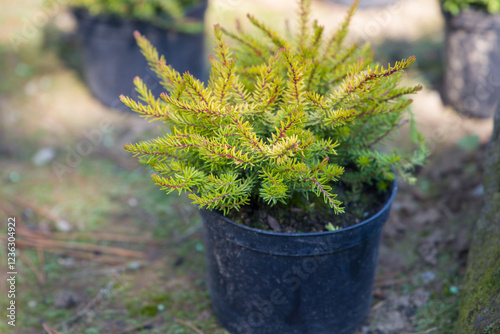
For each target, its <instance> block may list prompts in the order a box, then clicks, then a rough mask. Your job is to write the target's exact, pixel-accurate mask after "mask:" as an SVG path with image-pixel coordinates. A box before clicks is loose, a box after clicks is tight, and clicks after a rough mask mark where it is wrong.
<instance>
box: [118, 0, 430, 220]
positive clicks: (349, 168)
mask: <svg viewBox="0 0 500 334" xmlns="http://www.w3.org/2000/svg"><path fill="white" fill-rule="evenodd" d="M299 6H300V9H299V15H298V23H299V28H298V32H297V33H296V34H295V35H293V36H292V37H291V38H285V37H283V36H281V35H280V34H278V33H277V32H275V31H273V30H271V29H270V28H269V27H267V26H266V25H265V24H264V23H262V22H261V21H259V20H258V19H256V18H255V17H253V16H251V15H248V18H249V20H250V22H251V23H252V24H253V25H254V26H255V27H256V28H257V30H259V31H260V32H261V33H262V34H263V35H264V36H265V37H266V39H265V40H263V39H262V38H261V37H260V36H259V37H257V36H253V35H251V34H247V33H245V32H243V31H242V30H241V29H239V30H238V31H236V32H235V33H231V32H229V31H227V30H225V29H223V28H221V27H220V26H219V25H216V26H215V29H214V31H215V38H216V42H217V43H216V44H217V46H216V48H215V56H210V57H209V60H210V63H211V66H212V67H211V74H210V79H209V82H208V85H207V86H205V85H204V84H203V83H201V82H200V81H198V80H196V79H195V78H193V77H192V76H191V75H190V74H189V73H184V74H180V73H178V72H176V71H175V69H173V68H171V67H170V66H169V65H168V64H167V62H166V61H165V58H164V57H163V56H161V57H159V55H158V53H157V52H156V50H155V49H154V47H153V46H152V45H151V44H150V43H149V42H148V41H147V40H146V39H145V38H144V37H142V36H141V35H139V34H138V33H136V38H137V41H138V43H139V45H140V47H141V49H142V52H143V54H144V55H145V57H146V58H147V60H148V62H149V65H150V66H151V67H152V69H153V70H154V71H155V73H156V74H157V75H158V77H159V78H161V80H162V85H163V86H164V87H165V89H166V90H167V93H164V94H162V96H161V98H160V99H156V98H154V97H153V95H152V94H151V93H150V91H149V90H148V89H147V87H146V86H145V85H144V83H143V82H142V81H141V79H139V78H136V79H135V84H136V87H137V91H138V92H139V93H140V99H141V100H142V101H134V100H132V99H130V98H127V97H123V96H122V97H121V99H122V101H123V102H124V103H125V104H126V105H127V106H129V107H130V108H131V109H132V110H134V111H136V112H138V113H140V114H141V115H142V116H143V117H145V118H146V119H148V120H151V121H160V122H165V123H166V124H168V125H169V126H170V129H171V132H170V133H167V134H165V135H163V136H161V137H159V138H157V139H154V140H151V141H144V142H140V143H137V144H128V145H126V146H125V149H126V150H127V151H129V152H131V153H133V154H134V155H135V156H139V157H140V161H141V162H142V163H144V164H147V165H149V166H151V167H152V168H153V169H154V170H155V171H156V173H157V174H154V175H153V176H152V177H153V180H154V182H155V183H156V184H157V185H158V186H160V187H161V188H162V189H164V190H166V191H167V192H168V193H170V192H173V191H178V192H179V193H181V192H183V191H185V192H188V193H189V194H190V195H189V197H190V198H191V199H192V200H193V202H194V203H196V204H197V205H198V206H200V207H203V208H207V209H215V210H220V211H222V212H223V213H225V214H228V213H231V212H232V211H234V210H239V209H240V208H241V207H242V206H245V205H247V204H253V205H261V206H266V205H269V206H273V205H275V204H277V203H289V202H290V201H291V200H292V199H296V198H309V197H308V196H309V195H310V194H311V193H312V194H314V195H315V196H317V197H321V198H323V200H324V201H325V202H326V203H327V204H328V205H329V206H330V207H331V208H332V209H333V211H334V212H335V213H336V214H339V213H343V212H344V207H343V203H341V202H340V201H339V199H338V198H337V194H336V192H335V182H338V181H339V180H340V181H341V182H340V183H341V184H342V186H343V187H344V188H346V189H347V190H349V191H351V192H353V193H356V192H359V190H360V189H361V188H362V185H363V184H365V183H371V184H377V185H378V186H379V188H384V187H387V185H388V184H389V182H390V181H392V180H393V179H394V177H395V176H394V173H393V169H394V170H395V171H396V172H397V174H398V175H399V176H401V177H402V178H404V179H406V180H408V181H412V177H411V174H410V172H411V169H412V168H413V166H415V165H419V164H421V163H422V162H423V160H424V158H425V148H424V146H423V144H422V143H421V137H419V136H417V137H418V138H417V139H419V140H420V147H419V149H418V150H416V151H415V152H413V153H412V154H408V155H404V154H402V153H400V152H398V151H397V150H395V151H393V152H383V151H380V150H378V149H377V147H380V146H379V145H381V144H382V143H383V142H384V141H385V140H386V139H387V138H388V135H389V134H390V133H391V131H393V130H395V129H397V128H398V127H399V126H400V125H401V124H402V123H404V117H405V114H406V107H407V106H408V105H409V104H410V103H411V100H409V99H406V98H404V96H405V95H407V94H411V93H415V92H417V91H419V90H420V89H421V86H415V87H399V85H398V84H399V82H400V79H401V72H402V71H403V70H404V69H405V68H407V67H408V66H409V65H411V64H412V63H413V62H414V60H415V59H414V57H410V58H408V59H404V60H402V61H400V62H397V63H395V64H394V65H392V66H391V65H389V66H387V67H382V66H379V65H377V64H374V63H373V60H372V58H371V55H372V51H371V50H370V48H369V46H363V47H358V46H357V45H352V46H347V47H345V46H344V44H343V42H344V39H345V37H346V34H347V30H348V25H349V22H350V20H351V17H352V15H353V13H354V11H355V8H356V6H357V2H356V3H355V4H354V5H353V7H352V8H351V9H350V11H349V13H348V15H347V18H346V19H345V21H344V22H343V23H342V24H341V26H340V27H339V29H338V30H337V31H336V32H335V33H334V34H333V35H332V36H329V37H327V38H325V37H324V36H323V33H324V28H323V27H322V26H320V25H318V23H317V22H316V21H314V22H312V23H311V22H310V19H309V9H310V4H309V1H308V0H302V1H300V3H299ZM224 35H226V36H228V37H230V38H231V39H233V40H235V41H236V42H237V46H236V47H235V48H233V49H230V48H229V46H228V45H227V44H226V41H225V39H224ZM406 117H408V116H406Z"/></svg>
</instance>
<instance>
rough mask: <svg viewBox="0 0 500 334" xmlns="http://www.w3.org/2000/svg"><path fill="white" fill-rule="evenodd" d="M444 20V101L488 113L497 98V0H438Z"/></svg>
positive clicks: (471, 113)
mask: <svg viewBox="0 0 500 334" xmlns="http://www.w3.org/2000/svg"><path fill="white" fill-rule="evenodd" d="M441 1H442V9H443V12H444V17H445V21H446V54H445V80H444V89H443V98H444V101H445V102H446V103H447V104H449V105H451V106H452V107H453V108H454V109H455V110H456V111H457V112H459V113H460V114H462V115H465V116H468V117H474V118H487V117H491V116H492V115H493V113H494V112H495V110H496V108H497V107H498V102H499V101H500V65H499V64H500V40H499V36H500V1H498V0H441Z"/></svg>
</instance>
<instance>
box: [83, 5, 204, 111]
mask: <svg viewBox="0 0 500 334" xmlns="http://www.w3.org/2000/svg"><path fill="white" fill-rule="evenodd" d="M206 6H207V3H206V1H205V2H203V3H202V4H201V5H199V6H197V7H194V8H192V9H191V10H190V11H188V13H187V17H189V18H193V19H196V20H201V21H203V18H204V15H205V10H206ZM74 15H75V17H76V19H77V22H78V29H77V36H78V39H79V42H80V45H81V48H82V55H83V71H84V77H85V81H86V83H87V85H88V87H89V89H90V91H91V93H92V94H93V95H94V96H95V97H96V98H97V99H98V100H99V101H101V102H102V103H103V104H105V105H106V106H109V107H112V108H115V109H119V110H123V111H129V108H127V107H126V106H124V105H123V103H122V102H121V101H120V100H119V96H120V95H121V94H123V95H126V96H130V97H132V98H133V99H138V97H137V93H136V92H135V86H134V84H133V80H134V77H136V76H139V77H140V78H142V79H143V80H144V82H145V83H146V84H147V86H148V88H149V89H151V90H152V92H153V94H154V95H155V96H157V97H158V96H159V95H160V94H161V92H163V91H164V89H163V88H162V87H161V85H160V82H159V80H158V78H157V77H156V75H155V74H154V73H153V72H152V71H151V70H150V68H149V66H148V64H147V62H146V60H145V58H144V56H143V55H142V54H141V52H140V49H139V47H138V46H137V44H136V41H135V39H134V36H133V33H134V31H135V30H137V31H139V32H140V33H141V34H142V35H144V36H146V37H147V38H148V39H149V40H150V41H151V43H152V44H153V45H155V47H156V48H157V50H158V52H159V54H162V55H165V59H166V61H167V64H170V65H172V66H173V67H174V68H175V69H176V70H178V71H179V72H180V73H184V72H186V71H189V72H190V73H191V74H192V75H193V76H195V77H196V78H198V79H200V80H205V79H206V76H207V74H206V69H205V57H204V55H205V52H204V51H205V46H204V34H203V32H200V33H195V34H191V33H181V32H177V31H174V30H172V29H170V30H167V29H164V28H159V27H157V26H154V25H151V24H148V23H145V22H138V21H131V20H124V19H119V18H114V17H107V16H92V15H90V14H88V13H87V12H86V11H85V10H82V9H76V10H74Z"/></svg>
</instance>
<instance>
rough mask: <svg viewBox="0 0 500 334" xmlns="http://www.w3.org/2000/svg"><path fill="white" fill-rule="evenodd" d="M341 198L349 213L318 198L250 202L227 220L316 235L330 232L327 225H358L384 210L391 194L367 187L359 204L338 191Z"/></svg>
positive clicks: (231, 214) (276, 230)
mask: <svg viewBox="0 0 500 334" xmlns="http://www.w3.org/2000/svg"><path fill="white" fill-rule="evenodd" d="M337 192H338V193H339V195H338V199H339V200H340V201H342V206H343V207H344V208H345V213H343V214H338V215H336V214H335V213H334V211H333V209H332V208H330V207H329V206H328V205H327V204H326V203H325V202H324V201H323V198H314V197H315V196H314V195H311V196H310V197H309V200H307V199H305V198H298V199H297V198H296V199H294V200H292V201H291V202H292V203H295V204H293V205H286V206H285V205H281V204H277V205H274V206H269V205H266V204H265V203H262V202H259V203H250V204H249V205H246V206H244V207H242V208H241V209H240V210H239V211H233V212H230V213H229V214H228V215H227V217H228V218H230V219H232V220H234V221H235V222H237V223H239V224H243V225H245V226H249V227H253V228H257V229H260V230H264V231H270V232H282V233H312V232H325V231H328V230H327V228H326V225H328V224H329V223H331V224H332V225H333V226H334V227H335V228H339V229H340V228H346V227H350V226H354V225H356V224H358V223H360V222H362V221H364V220H366V219H368V218H370V217H371V216H373V215H374V214H376V213H377V212H378V211H380V210H381V209H382V207H383V206H384V205H385V203H386V202H387V200H388V199H389V197H390V193H389V192H380V191H378V190H377V189H376V188H375V187H373V186H370V185H365V186H364V187H363V189H362V192H361V193H362V194H363V195H362V196H360V197H361V198H360V199H359V200H358V201H351V202H348V201H347V200H346V198H347V196H346V195H345V194H344V192H343V191H342V189H338V190H337Z"/></svg>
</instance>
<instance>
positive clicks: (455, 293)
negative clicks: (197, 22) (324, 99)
mask: <svg viewBox="0 0 500 334" xmlns="http://www.w3.org/2000/svg"><path fill="white" fill-rule="evenodd" d="M1 7H2V10H0V27H1V28H2V29H0V73H1V79H2V80H0V185H1V186H0V212H1V217H2V218H1V219H2V226H4V225H5V224H4V222H6V221H7V217H9V216H15V217H16V219H17V222H18V235H17V238H18V244H17V247H18V250H19V252H18V262H17V266H18V272H19V274H18V275H17V280H18V281H17V284H18V285H17V289H18V290H17V291H18V294H17V299H16V301H17V303H18V304H17V305H18V309H17V311H18V313H17V316H18V318H17V319H18V322H17V326H16V328H12V327H10V326H8V325H7V324H6V321H5V318H3V317H2V319H0V332H1V333H19V334H31V333H57V331H58V332H60V333H68V334H69V333H85V334H95V333H162V334H164V333H198V334H199V333H224V332H225V331H224V330H223V329H222V328H221V327H220V326H219V325H218V324H217V321H216V319H215V316H214V314H213V311H212V309H211V307H210V301H209V296H208V291H207V281H206V277H205V271H204V257H203V256H204V254H203V251H204V250H203V244H202V242H201V234H200V226H201V224H200V219H199V217H198V215H197V212H196V210H195V209H194V208H193V207H192V206H191V205H190V204H189V201H188V200H187V199H186V198H185V197H180V198H177V197H175V196H173V197H165V196H164V194H163V193H161V192H160V191H158V190H157V188H156V187H155V186H154V185H152V184H151V181H150V177H149V171H147V170H146V169H144V168H143V167H141V166H139V165H138V163H137V162H136V160H135V159H133V158H131V157H130V156H129V155H128V154H127V153H126V152H124V150H123V149H122V146H123V144H125V143H129V142H133V141H136V140H138V139H141V138H151V137H152V136H154V135H155V134H157V133H158V131H159V130H158V128H157V125H155V124H148V123H146V122H144V121H142V120H140V119H138V117H136V116H134V115H131V114H121V113H118V112H114V111H113V110H110V109H108V108H105V107H103V106H102V105H101V104H99V103H98V102H97V101H95V99H93V97H92V96H91V95H90V93H89V92H88V90H87V89H86V87H85V84H84V83H83V81H82V80H81V78H80V76H79V72H78V69H79V66H80V59H79V54H78V53H77V52H75V46H74V45H73V44H72V40H71V29H73V28H74V22H73V21H72V18H71V16H70V15H68V14H67V13H66V12H65V11H64V10H63V9H62V8H51V9H50V10H49V14H50V20H44V19H43V15H42V14H41V13H44V11H43V10H42V7H41V2H40V1H36V0H22V1H14V0H4V1H2V5H1ZM345 10H346V8H345V7H342V6H340V5H336V4H333V3H329V2H320V1H314V2H313V16H316V17H318V19H319V21H320V23H322V24H325V26H326V27H327V28H329V29H331V28H334V27H336V26H337V25H338V23H339V22H340V20H341V19H342V17H343V15H344V14H345ZM294 11H295V8H294V6H290V5H289V2H288V1H285V0H281V1H273V2H269V1H264V0H258V1H257V0H256V1H252V2H248V1H243V0H214V1H211V4H210V9H209V11H208V13H207V25H206V26H207V28H210V27H211V24H212V23H214V22H222V23H223V24H224V25H226V26H231V25H232V24H233V22H234V19H235V18H237V17H243V14H244V13H246V12H253V13H260V14H261V15H262V18H263V19H266V20H269V21H270V22H271V25H273V26H276V27H277V28H279V29H282V28H283V27H284V25H283V24H282V19H283V18H284V17H293V14H294ZM276 18H280V20H277V19H276ZM242 21H243V18H242ZM293 24H294V23H293V22H290V25H291V26H292V27H293ZM351 31H352V33H351V35H350V37H349V38H350V40H351V41H367V40H369V41H370V42H371V43H372V44H373V46H374V48H375V49H376V51H377V55H376V58H377V59H379V61H381V62H383V63H387V62H389V61H390V62H394V61H396V60H400V59H401V58H402V57H407V56H410V55H413V54H415V55H416V56H417V63H416V65H415V66H414V68H413V69H411V70H409V71H408V73H407V75H406V76H405V81H407V82H411V83H417V82H418V83H423V84H424V86H425V89H424V90H423V91H422V92H421V93H419V94H418V95H416V96H415V97H414V104H413V105H412V111H413V113H414V114H415V117H416V119H417V122H418V124H419V127H420V129H421V130H422V132H423V133H424V135H425V137H426V138H427V140H428V143H429V147H430V150H431V153H432V155H431V157H430V161H429V163H428V164H427V165H426V166H425V168H422V169H421V170H419V171H418V173H417V176H418V181H417V184H416V185H415V186H408V185H406V184H400V185H399V190H398V194H397V196H396V199H395V202H394V204H393V207H392V214H391V217H390V219H389V221H388V223H387V224H386V226H385V228H384V232H383V240H382V246H381V249H380V256H379V266H378V272H377V278H376V283H375V291H374V298H373V306H372V309H371V312H370V315H369V318H368V319H367V320H366V322H365V324H363V326H362V328H360V330H359V332H358V333H359V334H361V333H363V334H369V333H373V334H375V333H377V334H410V333H411V334H416V333H422V334H423V333H445V334H452V333H453V325H454V321H455V319H456V317H457V311H458V301H459V298H460V293H461V288H462V278H463V274H464V271H465V267H466V259H467V253H468V247H469V243H470V237H471V231H472V229H473V225H474V222H475V221H476V220H477V217H478V215H479V212H480V210H481V206H482V202H483V199H482V194H483V187H482V185H481V181H482V173H483V161H484V152H485V146H486V143H487V141H488V138H489V135H490V134H491V129H492V120H469V119H465V118H462V117H460V116H457V115H456V114H455V113H454V112H453V110H451V109H450V108H448V107H445V106H443V104H442V101H441V98H440V94H439V90H440V87H441V84H440V82H441V78H442V68H443V62H442V55H443V39H444V32H443V21H442V18H441V13H440V10H439V6H438V2H437V0H422V1H418V2H417V1H410V0H407V1H402V2H401V3H400V4H397V5H394V6H391V7H387V8H376V9H363V10H360V11H359V13H358V15H357V16H356V17H355V19H354V22H353V26H352V29H351ZM13 36H20V37H19V39H17V40H14V42H13ZM208 36H211V35H210V34H208ZM207 44H208V45H207V49H208V50H209V49H210V45H211V42H210V41H209V42H208V43H207ZM103 120H104V121H106V122H109V123H111V124H112V126H111V128H110V129H109V131H106V132H103V133H102V137H101V138H100V140H98V142H97V143H96V144H95V145H91V147H90V149H89V150H88V154H86V155H82V156H77V157H75V156H72V155H71V152H72V151H74V150H75V149H76V148H77V147H78V145H82V144H81V143H82V142H85V141H86V140H87V138H88V137H87V135H88V134H89V133H92V132H93V131H95V130H98V129H99V126H100V124H101V122H102V121H103ZM407 132H408V130H407V129H402V130H401V133H400V134H399V135H397V136H396V138H395V139H396V140H395V143H397V145H402V146H407V145H409V142H408V140H407V139H406V137H407ZM58 163H60V164H61V165H65V166H69V167H68V168H66V169H60V168H58V166H59V165H58ZM2 230H3V229H2ZM3 242H4V241H3V238H2V243H3ZM3 249H5V248H4V247H3V246H2V252H1V253H0V260H1V263H2V265H1V268H2V269H1V270H0V273H1V274H0V278H1V279H0V282H1V283H0V288H1V291H6V289H7V285H6V283H5V279H4V275H5V273H6V270H5V265H4V264H5V263H7V260H6V254H5V252H4V251H3ZM2 293H3V292H2ZM4 303H5V299H4V298H3V297H2V299H1V301H0V306H1V308H2V309H3V307H4V306H5V304H4ZM54 330H57V331H54Z"/></svg>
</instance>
